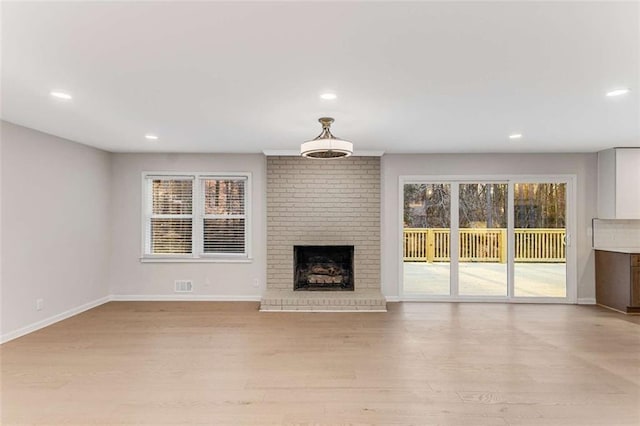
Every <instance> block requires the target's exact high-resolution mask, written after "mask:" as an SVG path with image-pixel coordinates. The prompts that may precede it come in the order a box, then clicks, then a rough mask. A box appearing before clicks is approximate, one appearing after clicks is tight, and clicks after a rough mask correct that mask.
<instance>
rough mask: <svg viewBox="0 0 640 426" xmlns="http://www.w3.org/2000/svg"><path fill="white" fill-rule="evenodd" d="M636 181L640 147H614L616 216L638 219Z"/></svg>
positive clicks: (639, 176) (639, 178)
mask: <svg viewBox="0 0 640 426" xmlns="http://www.w3.org/2000/svg"><path fill="white" fill-rule="evenodd" d="M638 182H640V149H639V148H616V180H615V185H616V213H615V216H616V218H618V219H640V188H639V187H638ZM598 195H600V194H598Z"/></svg>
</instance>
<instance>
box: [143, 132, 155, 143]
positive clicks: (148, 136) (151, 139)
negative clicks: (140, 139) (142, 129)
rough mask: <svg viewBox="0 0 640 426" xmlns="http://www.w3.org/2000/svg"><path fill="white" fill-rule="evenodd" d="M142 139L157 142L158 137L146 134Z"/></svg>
mask: <svg viewBox="0 0 640 426" xmlns="http://www.w3.org/2000/svg"><path fill="white" fill-rule="evenodd" d="M144 137H145V138H147V139H149V140H150V141H157V140H158V136H156V135H152V134H150V133H147V134H146V135H144Z"/></svg>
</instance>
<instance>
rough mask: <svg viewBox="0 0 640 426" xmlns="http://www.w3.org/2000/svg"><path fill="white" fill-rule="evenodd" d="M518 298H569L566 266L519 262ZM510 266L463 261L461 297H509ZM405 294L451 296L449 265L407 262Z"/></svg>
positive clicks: (517, 272)
mask: <svg viewBox="0 0 640 426" xmlns="http://www.w3.org/2000/svg"><path fill="white" fill-rule="evenodd" d="M514 267H515V271H514V272H515V275H514V276H515V285H514V291H515V294H514V295H515V296H516V297H566V264H565V263H516V264H515V265H514ZM506 282H507V264H506V263H498V262H495V263H494V262H483V263H472V262H460V264H459V283H460V284H459V293H460V295H461V296H506V295H507V284H506ZM404 294H405V295H416V296H422V295H424V296H431V295H448V294H449V263H448V262H441V263H425V262H404Z"/></svg>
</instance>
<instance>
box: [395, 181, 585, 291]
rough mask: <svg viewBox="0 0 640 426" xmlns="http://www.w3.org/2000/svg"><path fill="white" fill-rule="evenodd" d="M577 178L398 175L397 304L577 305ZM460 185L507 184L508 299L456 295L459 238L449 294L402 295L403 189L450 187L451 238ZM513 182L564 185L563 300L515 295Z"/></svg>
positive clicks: (455, 228) (452, 251) (453, 247)
mask: <svg viewBox="0 0 640 426" xmlns="http://www.w3.org/2000/svg"><path fill="white" fill-rule="evenodd" d="M576 179H577V178H576V175H562V174H540V175H410V176H400V177H399V182H398V213H399V215H398V240H399V242H400V244H399V253H398V262H399V268H398V283H399V286H398V287H399V288H398V289H399V299H400V301H433V302H438V301H439V302H509V303H565V304H567V303H577V293H578V287H577V250H576V249H577V247H576V244H575V235H576V200H577V198H576ZM463 183H506V184H507V185H508V192H507V193H508V199H507V259H508V260H507V296H506V297H501V296H460V295H459V292H458V284H459V276H458V266H459V259H458V256H459V253H458V244H459V241H458V238H450V257H451V260H450V263H449V267H450V272H449V280H450V281H449V292H450V294H449V295H417V294H411V293H409V294H405V291H404V240H403V238H404V223H403V218H404V186H405V185H406V184H451V206H450V208H451V214H450V216H451V218H450V220H451V224H450V229H451V235H452V236H453V235H456V236H457V235H458V231H459V223H458V220H459V212H458V209H459V185H460V184H463ZM516 183H565V184H566V201H567V205H566V218H565V220H566V222H565V224H566V235H567V244H566V297H515V296H514V272H515V268H514V256H515V247H514V244H515V237H514V185H515V184H516Z"/></svg>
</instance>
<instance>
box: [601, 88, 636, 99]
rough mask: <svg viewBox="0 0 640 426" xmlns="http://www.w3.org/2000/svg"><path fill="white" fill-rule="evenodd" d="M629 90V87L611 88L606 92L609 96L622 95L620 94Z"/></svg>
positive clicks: (624, 93)
mask: <svg viewBox="0 0 640 426" xmlns="http://www.w3.org/2000/svg"><path fill="white" fill-rule="evenodd" d="M630 91H631V89H628V88H625V89H616V90H612V91H610V92H607V96H609V97H611V96H622V95H626V94H627V93H629V92H630Z"/></svg>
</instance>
